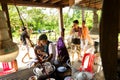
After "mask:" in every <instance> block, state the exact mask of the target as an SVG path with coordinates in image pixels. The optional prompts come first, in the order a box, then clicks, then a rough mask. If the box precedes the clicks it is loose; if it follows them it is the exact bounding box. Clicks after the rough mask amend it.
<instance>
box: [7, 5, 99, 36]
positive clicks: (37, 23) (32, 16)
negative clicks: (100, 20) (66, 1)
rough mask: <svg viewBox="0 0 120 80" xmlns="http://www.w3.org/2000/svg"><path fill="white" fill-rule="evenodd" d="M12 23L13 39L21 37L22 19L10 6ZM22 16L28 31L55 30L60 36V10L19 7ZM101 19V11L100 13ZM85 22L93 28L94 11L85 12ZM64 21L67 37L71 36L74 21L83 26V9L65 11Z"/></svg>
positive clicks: (67, 9) (13, 7)
mask: <svg viewBox="0 0 120 80" xmlns="http://www.w3.org/2000/svg"><path fill="white" fill-rule="evenodd" d="M8 8H9V15H10V22H11V27H12V34H13V37H19V35H20V28H21V27H22V26H23V25H22V23H21V21H20V18H19V16H18V13H17V10H16V8H15V6H11V5H9V6H8ZM18 8H19V10H20V14H21V16H22V19H23V21H24V23H25V26H26V27H27V28H28V29H32V30H33V31H34V32H36V33H38V30H40V31H41V30H53V31H55V33H56V36H59V23H58V22H59V21H58V20H59V19H58V18H59V16H58V10H57V9H55V8H41V7H26V6H18ZM98 14H99V17H100V11H98ZM84 15H85V20H86V25H87V26H88V27H89V29H91V28H92V26H93V12H92V10H85V13H84ZM63 19H64V27H65V31H66V35H67V34H69V31H70V29H71V26H72V22H73V20H76V19H78V20H79V22H80V24H79V25H81V22H82V12H81V9H70V8H68V7H67V8H64V9H63Z"/></svg>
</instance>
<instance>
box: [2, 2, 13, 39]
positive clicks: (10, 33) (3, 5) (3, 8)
mask: <svg viewBox="0 0 120 80" xmlns="http://www.w3.org/2000/svg"><path fill="white" fill-rule="evenodd" d="M1 6H2V10H3V11H4V12H5V13H6V17H7V25H8V28H9V30H8V33H9V36H10V38H11V39H12V32H11V25H10V19H9V12H8V6H7V4H6V3H1Z"/></svg>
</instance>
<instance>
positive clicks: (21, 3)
mask: <svg viewBox="0 0 120 80" xmlns="http://www.w3.org/2000/svg"><path fill="white" fill-rule="evenodd" d="M0 3H8V5H14V3H13V1H12V0H0ZM15 3H16V5H17V6H35V7H49V8H58V7H64V5H61V4H50V3H42V2H41V3H38V2H32V1H19V0H15Z"/></svg>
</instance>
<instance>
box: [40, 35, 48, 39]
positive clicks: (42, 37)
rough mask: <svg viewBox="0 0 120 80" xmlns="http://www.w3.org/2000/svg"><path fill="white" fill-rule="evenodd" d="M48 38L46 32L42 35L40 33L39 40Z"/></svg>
mask: <svg viewBox="0 0 120 80" xmlns="http://www.w3.org/2000/svg"><path fill="white" fill-rule="evenodd" d="M47 39H48V38H47V35H46V34H42V35H40V37H39V40H47Z"/></svg>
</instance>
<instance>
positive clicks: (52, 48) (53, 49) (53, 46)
mask: <svg viewBox="0 0 120 80" xmlns="http://www.w3.org/2000/svg"><path fill="white" fill-rule="evenodd" d="M48 48H49V54H53V57H52V60H51V61H54V60H55V59H56V58H57V45H56V43H50V44H49V46H48Z"/></svg>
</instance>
